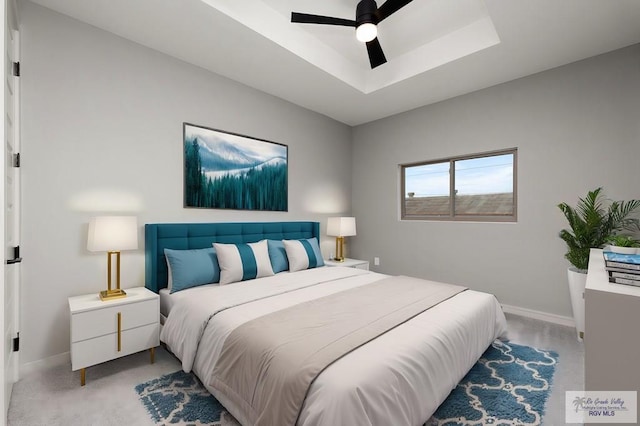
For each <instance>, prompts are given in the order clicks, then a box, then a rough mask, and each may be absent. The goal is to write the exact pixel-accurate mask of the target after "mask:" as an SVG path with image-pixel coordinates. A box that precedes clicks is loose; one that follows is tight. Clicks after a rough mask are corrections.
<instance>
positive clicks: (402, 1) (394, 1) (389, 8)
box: [376, 0, 413, 22]
mask: <svg viewBox="0 0 640 426" xmlns="http://www.w3.org/2000/svg"><path fill="white" fill-rule="evenodd" d="M412 1H413V0H387V1H386V2H385V3H384V4H383V5H382V6H380V7H379V8H378V11H377V12H376V15H377V16H378V22H380V21H382V20H384V19H387V18H388V17H389V16H391V15H393V14H394V13H396V12H397V11H398V10H400V9H402V8H403V7H405V6H406V5H408V4H409V3H411V2H412Z"/></svg>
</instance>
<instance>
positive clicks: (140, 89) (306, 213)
mask: <svg viewBox="0 0 640 426" xmlns="http://www.w3.org/2000/svg"><path fill="white" fill-rule="evenodd" d="M22 6H23V7H22V10H21V12H22V13H21V18H22V33H21V37H22V67H21V70H22V77H21V84H22V148H23V149H22V155H23V160H24V161H23V168H22V183H23V188H22V194H23V197H22V208H23V215H22V229H23V236H22V253H23V256H24V258H25V261H24V263H23V280H22V315H21V317H22V324H21V327H20V328H21V337H22V342H21V343H22V345H21V363H23V364H24V363H29V362H32V361H35V360H41V359H44V358H47V357H50V356H53V355H56V354H61V353H64V352H67V351H69V314H68V306H67V297H68V296H72V295H79V294H86V293H92V292H96V293H97V292H98V291H99V290H101V289H103V288H105V287H106V284H105V280H106V259H105V255H104V254H101V253H96V254H93V253H89V252H88V251H87V250H86V237H87V235H86V234H87V224H88V222H89V218H90V217H91V216H93V215H96V214H104V213H125V214H135V215H137V216H138V221H139V223H140V236H139V238H140V240H141V241H140V250H138V251H135V252H123V255H122V262H123V266H122V276H123V278H122V279H123V286H125V287H130V286H139V285H144V255H143V251H142V247H143V244H144V241H143V239H142V237H143V233H142V224H144V223H153V222H180V221H188V222H208V221H262V220H265V221H275V220H318V221H320V222H321V224H322V229H323V230H324V226H325V224H326V217H327V216H329V215H335V214H343V213H347V212H349V211H350V209H351V190H350V181H351V175H350V166H351V157H350V141H351V129H350V128H349V127H347V126H345V125H343V124H341V123H338V122H336V121H333V120H331V119H328V118H327V117H325V116H322V115H319V114H316V113H313V112H310V111H308V110H305V109H302V108H300V107H297V106H295V105H293V104H290V103H287V102H285V101H282V100H280V99H277V98H275V97H272V96H269V95H266V94H264V93H262V92H258V91H256V90H253V89H250V88H247V87H246V86H242V85H240V84H237V83H235V82H233V81H230V80H228V79H225V78H223V77H220V76H217V75H214V74H211V73H209V72H206V71H204V70H202V69H200V68H197V67H194V66H191V65H188V64H186V63H184V62H181V61H179V60H176V59H173V58H170V57H168V56H166V55H163V54H160V53H158V52H155V51H152V50H150V49H147V48H144V47H142V46H140V45H137V44H134V43H132V42H129V41H126V40H124V39H122V38H119V37H116V36H114V35H112V34H109V33H106V32H104V31H101V30H98V29H96V28H94V27H91V26H88V25H86V24H83V23H80V22H78V21H75V20H72V19H70V18H67V17H65V16H63V15H60V14H57V13H54V12H52V11H50V10H48V9H45V8H42V7H40V6H36V5H34V4H33V3H30V2H23V4H22ZM184 121H187V122H191V123H196V124H201V125H205V126H208V127H213V128H218V129H223V130H227V131H231V132H236V133H241V134H245V135H249V136H253V137H258V138H263V139H267V140H272V141H275V142H279V143H284V144H287V145H288V146H289V212H288V213H282V212H280V213H276V212H271V213H270V212H253V213H250V212H239V211H226V210H225V211H223V210H207V209H184V208H183V207H182V157H183V155H182V123H183V122H184ZM336 153H340V155H336ZM323 232H324V231H323ZM332 249H333V241H332V240H330V239H329V238H325V239H324V244H323V250H324V251H325V254H326V255H327V256H328V255H329V253H330V251H331V250H332Z"/></svg>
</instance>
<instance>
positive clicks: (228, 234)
mask: <svg viewBox="0 0 640 426" xmlns="http://www.w3.org/2000/svg"><path fill="white" fill-rule="evenodd" d="M312 237H316V238H317V239H318V242H320V223H318V222H244V223H242V222H238V223H150V224H146V225H145V226H144V241H145V248H144V252H145V284H144V285H145V287H147V288H148V289H149V290H151V291H154V292H156V293H157V292H159V291H160V289H163V288H166V287H167V278H168V277H167V275H168V272H167V262H166V261H165V258H164V249H165V248H170V249H175V250H187V249H198V248H206V247H211V244H213V243H254V242H256V241H260V240H264V239H270V240H297V239H301V238H312Z"/></svg>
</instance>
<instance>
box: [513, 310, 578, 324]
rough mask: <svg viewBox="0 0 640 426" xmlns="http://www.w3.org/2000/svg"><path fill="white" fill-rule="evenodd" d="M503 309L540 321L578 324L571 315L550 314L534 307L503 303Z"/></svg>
mask: <svg viewBox="0 0 640 426" xmlns="http://www.w3.org/2000/svg"><path fill="white" fill-rule="evenodd" d="M502 310H503V311H504V312H506V313H508V314H513V315H520V316H521V317H527V318H533V319H537V320H540V321H546V322H552V323H554V324H560V325H564V326H567V327H574V328H575V326H576V323H575V321H574V320H573V318H571V317H565V316H562V315H556V314H550V313H548V312H542V311H534V310H533V309H527V308H520V307H518V306H510V305H502Z"/></svg>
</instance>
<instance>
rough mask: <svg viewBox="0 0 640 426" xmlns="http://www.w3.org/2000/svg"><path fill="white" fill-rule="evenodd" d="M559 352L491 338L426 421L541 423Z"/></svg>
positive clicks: (454, 424)
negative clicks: (471, 365)
mask: <svg viewBox="0 0 640 426" xmlns="http://www.w3.org/2000/svg"><path fill="white" fill-rule="evenodd" d="M557 362H558V354H557V353H556V352H553V351H543V350H540V349H536V348H532V347H529V346H521V345H516V344H513V343H504V342H499V341H495V342H494V343H493V344H492V345H491V346H490V347H489V349H487V350H486V351H485V353H484V354H482V358H480V359H479V360H478V362H477V363H476V364H475V365H474V366H473V368H472V369H471V370H470V371H469V373H467V375H466V376H465V377H464V378H463V379H462V380H461V381H460V383H459V384H458V386H456V388H455V389H454V390H453V391H452V392H451V393H450V394H449V397H448V398H447V399H446V400H445V401H444V402H443V403H442V405H440V407H439V408H438V410H437V411H436V412H435V413H434V415H433V417H432V418H431V419H430V421H429V422H428V423H427V424H429V425H446V426H459V425H460V426H462V425H465V426H467V425H474V426H475V425H478V426H480V425H540V424H542V416H543V415H544V406H545V402H546V401H547V398H548V397H549V392H550V390H551V380H552V378H553V373H554V372H555V369H556V364H557Z"/></svg>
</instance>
